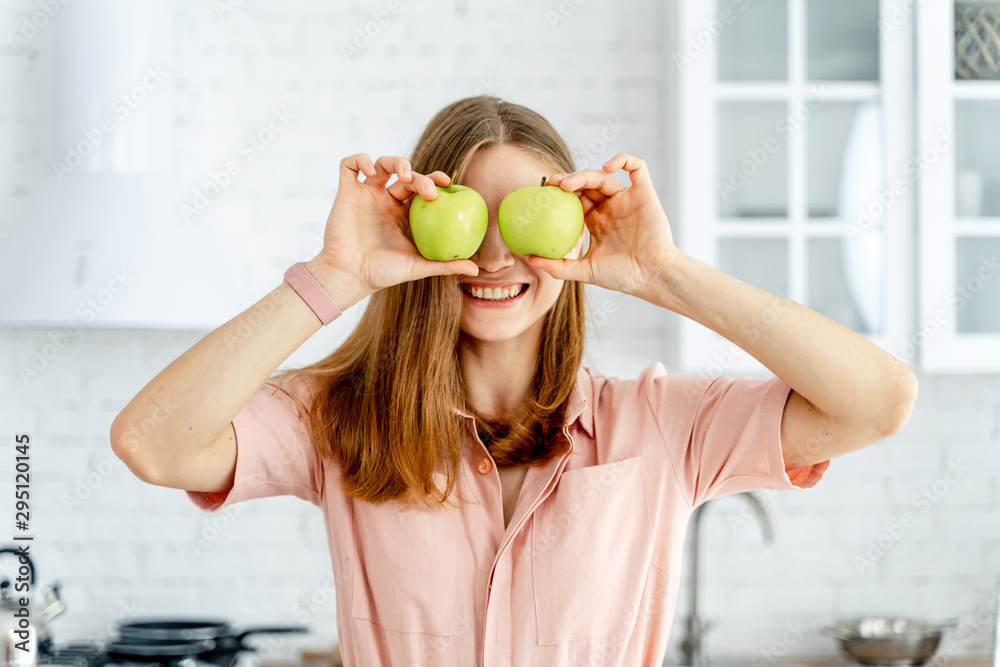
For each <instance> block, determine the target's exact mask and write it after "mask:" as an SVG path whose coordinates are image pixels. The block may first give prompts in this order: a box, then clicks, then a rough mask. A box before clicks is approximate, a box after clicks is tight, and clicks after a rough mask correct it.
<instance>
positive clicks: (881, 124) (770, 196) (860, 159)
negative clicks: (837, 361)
mask: <svg viewBox="0 0 1000 667" xmlns="http://www.w3.org/2000/svg"><path fill="white" fill-rule="evenodd" d="M907 4H909V5H912V4H913V3H906V2H905V1H902V0H753V1H752V2H750V1H749V0H712V1H708V2H706V1H704V0H682V1H681V2H678V3H677V4H676V5H675V7H676V12H677V16H676V17H673V19H671V20H675V21H676V25H677V31H678V32H677V37H676V44H675V47H676V48H675V51H674V53H673V54H671V57H670V59H671V61H672V62H671V63H670V66H672V67H673V68H674V69H673V70H672V72H671V75H673V76H675V78H676V82H677V87H676V90H677V91H678V94H677V100H676V108H677V154H678V159H679V162H678V165H679V166H678V169H677V172H678V175H677V179H678V180H677V183H676V187H677V190H678V192H679V196H678V199H679V204H678V213H679V220H678V223H679V224H678V225H675V226H676V227H677V230H676V231H677V236H678V245H679V247H681V249H682V250H683V251H684V252H686V253H688V254H689V255H692V256H694V257H696V258H697V259H699V260H701V261H704V262H706V263H708V264H711V265H713V266H715V267H717V268H719V269H720V270H722V271H724V272H726V273H728V274H729V275H732V276H735V277H737V278H739V279H741V280H744V281H746V282H749V283H751V284H753V285H756V286H758V287H761V288H762V289H765V290H768V291H770V292H773V293H775V294H778V295H782V296H787V297H788V298H790V299H792V300H794V301H797V302H799V303H803V304H805V305H807V306H809V307H810V308H813V309H814V310H816V311H818V312H820V313H823V314H824V315H827V316H828V317H830V318H832V319H834V320H836V321H838V322H840V323H842V324H844V325H845V326H848V327H850V328H852V329H853V330H855V331H858V332H860V333H862V334H863V335H865V336H866V337H868V338H869V339H870V340H872V341H873V342H875V343H876V344H878V345H880V346H882V347H883V348H884V349H886V350H888V351H890V352H892V353H894V354H896V355H897V356H899V357H901V358H903V359H906V360H907V362H911V361H913V359H912V357H911V358H908V356H907V355H908V353H909V352H910V350H908V348H907V341H908V339H909V335H910V333H911V329H912V324H911V322H912V320H913V319H914V306H913V304H914V300H915V296H916V295H915V294H914V288H913V285H912V282H913V280H912V276H913V275H914V266H913V258H914V255H915V225H914V220H915V216H916V199H917V197H916V188H917V179H916V178H914V177H910V178H908V179H907V177H906V175H905V169H906V165H907V161H908V160H910V159H911V158H912V156H913V154H914V148H915V141H914V125H915V122H916V120H915V117H914V113H913V109H914V103H915V101H914V97H915V91H914V86H913V78H914V71H913V67H914V58H913V48H914V41H913V40H914V34H915V28H914V25H913V23H914V21H913V20H912V16H911V17H910V18H909V19H906V20H901V21H899V24H898V25H895V24H890V23H888V21H889V19H890V17H893V16H899V15H900V12H905V8H906V6H907ZM910 11H911V12H912V8H911V10H910ZM903 15H904V16H906V15H905V13H904V14H903ZM890 28H891V29H890ZM998 282H1000V281H998ZM780 317H781V315H780V312H779V310H775V311H774V312H771V311H766V312H762V313H760V314H759V318H757V320H756V321H755V322H748V323H746V324H747V326H754V327H756V328H757V329H759V330H761V331H765V332H766V328H767V327H768V326H770V325H772V324H774V323H775V322H776V321H777V320H778V318H780ZM678 334H679V335H678V350H677V352H678V361H679V364H678V365H679V366H680V367H681V368H682V369H683V370H684V371H686V372H695V373H704V374H709V375H717V374H723V373H724V374H731V375H736V374H743V373H757V372H764V371H765V369H764V368H763V366H762V365H761V364H760V363H759V362H757V361H756V360H755V359H753V358H752V357H751V356H750V355H748V354H747V353H745V352H744V351H743V350H741V349H739V348H738V347H737V346H736V345H734V344H732V343H730V342H729V341H728V340H726V339H724V338H723V337H722V336H719V335H717V334H715V333H714V332H712V331H710V330H708V329H706V328H705V327H703V326H701V325H699V324H697V323H695V322H693V321H691V320H688V319H686V318H682V319H681V321H680V329H679V332H678Z"/></svg>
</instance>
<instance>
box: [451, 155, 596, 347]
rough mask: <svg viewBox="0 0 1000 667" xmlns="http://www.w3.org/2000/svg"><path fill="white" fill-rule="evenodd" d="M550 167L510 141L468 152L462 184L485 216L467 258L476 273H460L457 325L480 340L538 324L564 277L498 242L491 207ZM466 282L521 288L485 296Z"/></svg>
mask: <svg viewBox="0 0 1000 667" xmlns="http://www.w3.org/2000/svg"><path fill="white" fill-rule="evenodd" d="M552 173H553V172H552V168H551V167H549V166H548V165H547V164H545V163H544V162H542V161H540V160H538V159H537V158H535V157H534V156H532V155H530V154H529V153H527V152H525V151H523V150H521V149H519V148H517V147H515V146H509V145H501V146H494V147H491V148H488V149H484V150H481V151H479V152H478V153H476V155H475V157H473V159H472V163H471V164H470V165H469V168H468V170H467V172H466V174H465V178H464V179H463V180H462V185H467V186H469V187H470V188H472V189H474V190H475V191H476V192H478V193H479V194H481V195H482V196H483V199H485V200H486V206H487V207H488V209H489V213H490V222H489V227H488V228H487V230H486V238H485V239H483V243H482V245H480V246H479V250H477V251H476V254H474V255H473V256H472V257H471V258H470V259H471V260H472V261H473V262H475V263H476V264H477V265H478V266H479V275H478V276H474V277H473V276H461V277H460V279H461V281H462V283H464V284H465V285H463V287H462V289H463V292H464V294H463V298H462V318H461V327H460V328H461V331H462V332H463V333H465V334H466V335H468V336H471V337H473V338H476V339H478V340H482V341H501V340H511V339H514V338H518V337H519V336H521V335H522V334H523V333H525V332H526V331H528V330H530V329H532V328H533V327H534V326H535V325H537V326H538V327H539V329H540V327H541V324H542V319H543V318H544V316H545V314H546V313H547V312H548V310H549V309H550V308H551V307H552V305H553V304H554V303H555V302H556V299H557V298H558V296H559V292H560V290H561V289H562V285H563V282H564V281H562V280H557V279H555V278H553V277H552V276H550V275H549V274H548V273H546V272H545V271H543V270H542V269H540V268H538V267H536V266H534V265H532V264H531V263H530V262H528V258H527V257H526V256H524V255H515V254H514V253H513V252H512V251H511V249H510V248H508V247H507V245H506V244H505V243H504V241H503V237H502V236H500V228H499V227H498V226H497V209H498V208H499V207H500V202H501V200H503V198H504V196H506V195H507V193H509V192H510V191H511V190H513V189H515V188H519V187H521V186H523V185H538V184H539V183H540V182H541V180H542V176H551V175H552ZM552 187H555V186H552ZM582 245H583V234H581V235H580V238H579V239H577V242H576V245H575V246H573V249H572V250H570V251H569V253H568V254H567V255H566V257H568V258H571V259H577V258H578V257H579V253H580V250H581V248H582ZM466 285H478V286H483V287H486V286H489V287H490V288H502V287H504V286H512V285H519V286H521V292H520V293H518V295H517V297H515V298H512V299H509V300H499V301H493V300H485V299H478V298H475V297H474V296H472V295H471V294H469V293H468V292H467V291H466V290H465V286H466ZM494 296H496V294H494Z"/></svg>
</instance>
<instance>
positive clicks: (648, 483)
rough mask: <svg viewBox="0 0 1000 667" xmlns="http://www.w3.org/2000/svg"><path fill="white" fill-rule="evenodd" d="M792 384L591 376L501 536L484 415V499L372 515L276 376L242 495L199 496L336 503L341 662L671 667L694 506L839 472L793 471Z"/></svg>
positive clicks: (250, 417) (472, 482)
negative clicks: (785, 434)
mask: <svg viewBox="0 0 1000 667" xmlns="http://www.w3.org/2000/svg"><path fill="white" fill-rule="evenodd" d="M790 390H791V389H790V387H789V386H788V385H787V384H785V383H784V382H782V381H781V380H779V379H777V378H772V379H769V380H755V379H752V378H750V377H744V378H740V379H737V380H734V379H733V378H731V377H729V376H721V377H716V378H705V377H671V376H668V375H667V373H666V370H665V368H664V367H663V365H662V364H661V363H660V362H655V363H654V364H652V365H651V366H649V367H648V368H646V369H645V370H643V372H642V373H641V374H640V375H639V377H638V379H635V380H620V379H619V378H617V377H606V376H603V375H595V374H594V373H593V372H592V371H591V370H590V369H589V368H586V367H582V368H581V369H580V371H579V373H578V376H577V384H576V390H575V392H574V394H573V396H572V398H571V401H570V404H569V406H568V411H567V414H566V417H567V419H566V425H565V427H564V429H563V430H564V432H566V433H567V434H568V435H569V436H570V438H571V440H572V442H573V451H572V452H571V453H569V454H567V455H564V456H560V457H557V458H556V459H554V460H553V461H551V462H550V463H549V464H547V465H545V466H536V467H530V468H528V470H527V473H526V476H525V478H524V482H523V485H522V486H521V491H520V496H519V497H518V500H517V505H516V507H515V509H514V514H513V516H512V517H511V520H510V524H509V526H508V527H507V528H506V529H505V528H504V522H503V503H502V498H501V488H500V478H499V476H498V474H497V471H496V467H495V466H494V465H493V461H492V459H491V458H490V455H489V453H488V452H487V450H486V447H485V446H484V445H483V443H482V442H481V441H480V439H479V437H478V435H477V433H476V429H475V424H474V421H473V418H472V417H471V416H469V415H467V414H465V413H461V414H463V415H464V416H465V417H466V422H465V423H466V425H467V428H466V431H465V435H464V445H463V455H462V467H461V470H460V472H459V475H458V479H457V480H456V489H457V491H458V492H459V493H460V494H461V495H462V497H463V498H467V499H472V500H473V502H472V503H471V504H467V505H466V506H465V507H464V509H462V510H444V511H438V512H431V511H424V510H416V509H407V508H405V507H403V506H402V504H401V503H400V502H398V501H391V502H388V503H384V504H378V505H376V504H371V503H365V502H360V501H356V500H354V499H352V498H350V497H348V496H347V495H345V494H344V493H343V491H341V489H340V485H339V482H340V479H339V469H338V465H337V464H336V462H334V461H330V460H326V459H323V458H322V457H321V456H320V454H319V453H318V451H317V449H316V447H315V445H314V443H313V441H312V439H311V437H310V436H309V433H308V429H307V427H306V425H305V424H304V423H303V422H301V421H300V420H299V419H298V417H297V416H296V414H295V406H294V403H293V400H295V397H293V396H292V395H291V394H289V393H288V392H287V391H286V390H284V389H282V388H280V387H278V385H277V384H276V383H275V382H274V381H273V380H268V381H267V382H265V383H264V386H262V387H261V389H260V390H259V391H258V392H257V393H256V394H255V395H254V396H253V398H252V399H251V400H250V402H249V403H248V404H247V405H246V407H244V408H243V409H242V410H241V411H240V412H239V414H237V415H236V417H235V418H234V419H233V427H234V429H235V431H236V438H237V448H238V454H237V460H236V473H235V481H234V484H233V488H232V489H231V490H230V491H229V492H228V494H226V493H218V494H213V493H201V492H194V491H187V494H188V497H189V498H190V499H191V500H192V501H193V502H194V503H195V504H196V505H197V506H198V507H199V508H201V509H204V510H207V511H210V512H215V511H218V510H219V509H221V508H223V507H226V506H228V505H231V504H233V503H237V502H241V501H243V500H248V499H250V498H262V497H265V496H276V495H294V496H298V497H299V498H302V499H303V500H308V501H309V502H311V503H313V504H315V505H317V506H319V507H320V508H321V509H322V510H323V514H324V517H325V520H326V528H327V536H328V539H329V544H330V556H331V560H332V566H333V573H334V578H335V585H336V596H337V632H338V635H339V640H340V646H341V652H342V655H343V659H344V664H345V665H348V666H354V665H358V666H364V667H373V666H378V665H386V666H388V665H393V666H394V667H400V666H403V665H407V666H408V665H456V666H461V667H468V666H470V665H477V666H480V667H495V666H496V667H499V666H501V665H503V666H513V665H516V666H517V667H528V666H532V665H539V666H542V665H544V666H545V667H552V666H558V665H566V666H570V665H573V666H576V665H583V664H591V661H592V660H594V659H598V660H600V664H602V665H630V666H631V665H650V666H652V665H657V666H658V665H660V664H661V663H662V661H663V658H664V654H665V652H666V647H667V637H668V634H669V631H670V627H671V621H672V619H673V615H674V607H675V605H676V602H677V592H678V587H679V585H680V581H681V570H680V568H681V555H682V550H683V544H684V534H685V529H686V526H687V522H688V518H689V517H690V515H691V512H692V510H693V509H694V508H695V507H697V506H698V505H699V504H701V503H704V502H705V501H707V500H711V499H713V498H718V497H720V496H725V495H728V494H733V493H738V492H741V491H747V490H751V489H761V488H769V489H808V488H810V487H812V486H814V485H815V484H816V483H817V482H818V481H819V480H820V479H821V478H822V477H823V475H824V473H825V471H826V469H827V468H828V467H829V465H830V462H829V461H823V462H822V463H817V464H815V465H811V466H807V467H804V468H796V469H794V470H785V468H784V463H783V461H782V454H781V442H780V440H781V438H780V426H781V417H782V412H783V409H784V406H785V401H786V399H787V398H788V394H789V392H790ZM308 398H309V397H299V400H306V401H308ZM307 404H308V403H307ZM494 588H495V589H496V592H494V590H493V589H494Z"/></svg>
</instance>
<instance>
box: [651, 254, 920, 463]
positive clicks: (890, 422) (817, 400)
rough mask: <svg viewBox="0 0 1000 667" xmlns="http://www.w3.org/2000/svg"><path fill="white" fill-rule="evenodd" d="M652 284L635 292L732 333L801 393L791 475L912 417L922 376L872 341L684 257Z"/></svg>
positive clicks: (789, 456)
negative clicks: (795, 470) (917, 376)
mask: <svg viewBox="0 0 1000 667" xmlns="http://www.w3.org/2000/svg"><path fill="white" fill-rule="evenodd" d="M650 278H651V279H650V280H649V281H648V282H647V283H646V289H645V290H644V291H643V292H642V293H638V294H636V295H635V296H639V297H640V298H642V299H644V300H646V301H649V302H650V303H653V304H655V305H658V306H661V307H663V308H667V309H669V310H672V311H674V312H676V313H678V314H680V315H683V316H684V317H689V318H691V319H692V320H694V321H695V322H698V323H699V324H702V325H704V326H706V327H708V328H709V329H711V330H712V331H715V332H716V333H718V334H719V335H721V336H724V337H725V338H727V339H728V340H730V341H732V342H733V343H735V344H736V345H739V346H740V347H741V348H743V349H744V350H746V351H747V352H748V353H749V354H751V355H752V356H753V357H754V358H755V359H757V360H758V361H760V362H761V363H762V364H763V365H764V366H766V367H767V368H768V369H769V370H770V371H771V372H773V373H774V374H775V375H776V376H777V377H778V378H780V379H781V380H783V381H784V382H785V383H786V384H788V385H789V386H790V387H791V388H792V390H793V391H792V392H791V394H790V395H789V398H788V402H787V404H786V405H785V412H784V415H783V417H782V423H781V449H782V453H783V455H784V461H785V468H786V469H793V468H799V467H802V466H807V465H811V464H813V463H819V462H820V461H825V460H827V459H830V458H832V457H834V456H840V455H841V454H846V453H848V452H851V451H854V450H856V449H860V448H862V447H866V446H868V445H870V444H872V443H874V442H877V441H879V440H881V439H883V438H885V437H887V436H889V435H892V434H893V433H896V432H898V431H900V430H901V429H902V428H903V426H905V425H906V422H907V420H908V419H909V418H910V412H911V411H912V410H913V404H914V402H915V401H916V397H917V380H916V378H915V377H914V375H913V372H912V371H910V369H909V368H907V366H906V365H905V364H903V363H902V362H901V361H899V360H898V359H896V358H895V357H894V356H892V355H891V354H889V353H888V352H886V351H884V350H883V349H882V348H880V347H878V346H877V345H875V344H874V343H872V342H870V341H869V340H868V339H866V338H865V337H864V336H862V335H860V334H858V333H856V332H854V331H851V330H850V329H848V328H847V327H845V326H843V325H841V324H839V323H837V322H835V321H833V320H831V319H830V318H828V317H826V316H824V315H821V314H819V313H817V312H816V311H814V310H810V309H809V308H806V307H805V306H803V305H801V304H798V303H796V302H794V301H791V300H790V299H786V298H783V297H780V296H776V295H774V294H771V293H770V292H766V291H764V290H762V289H759V288H757V287H754V286H753V285H749V284H747V283H745V282H743V281H741V280H738V279H736V278H733V277H731V276H728V275H726V274H725V273H723V272H722V271H719V270H718V269H714V268H712V267H711V266H708V265H707V264H704V263H702V262H700V261H698V260H696V259H694V258H693V257H689V256H687V255H685V254H683V253H681V252H679V251H675V252H673V253H672V256H671V257H669V258H664V264H663V266H662V268H661V269H659V270H653V271H652V272H651V274H650Z"/></svg>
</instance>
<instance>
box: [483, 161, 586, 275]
mask: <svg viewBox="0 0 1000 667" xmlns="http://www.w3.org/2000/svg"><path fill="white" fill-rule="evenodd" d="M497 224H498V225H499V226H500V236H502V237H503V240H504V243H506V244H507V247H508V248H510V249H511V250H513V251H514V252H515V253H517V254H518V255H538V256H539V257H545V258H548V259H561V258H563V257H565V256H566V254H567V253H568V252H569V251H570V250H572V249H573V246H574V245H576V242H577V239H579V238H580V234H581V233H583V204H581V203H580V198H579V197H578V196H577V195H576V193H573V192H566V191H565V190H563V189H562V188H560V187H558V186H554V185H549V186H546V185H545V178H544V177H543V178H542V183H541V185H526V186H524V187H520V188H516V189H514V190H511V191H510V192H509V193H507V196H506V197H504V198H503V201H501V202H500V208H499V210H498V211H497Z"/></svg>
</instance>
